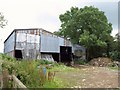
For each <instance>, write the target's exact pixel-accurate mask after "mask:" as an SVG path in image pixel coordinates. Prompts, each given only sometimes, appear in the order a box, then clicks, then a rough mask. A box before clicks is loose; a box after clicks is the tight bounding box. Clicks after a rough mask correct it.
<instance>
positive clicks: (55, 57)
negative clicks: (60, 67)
mask: <svg viewBox="0 0 120 90" xmlns="http://www.w3.org/2000/svg"><path fill="white" fill-rule="evenodd" d="M52 57H53V59H54V61H56V62H59V53H52Z"/></svg>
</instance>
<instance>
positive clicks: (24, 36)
mask: <svg viewBox="0 0 120 90" xmlns="http://www.w3.org/2000/svg"><path fill="white" fill-rule="evenodd" d="M39 41H40V36H39V34H38V31H37V30H27V31H26V30H25V31H24V30H23V31H17V33H16V50H21V51H22V55H23V58H25V59H36V58H37V55H38V54H39V45H40V43H39Z"/></svg>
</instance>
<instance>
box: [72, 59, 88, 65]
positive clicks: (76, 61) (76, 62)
mask: <svg viewBox="0 0 120 90" xmlns="http://www.w3.org/2000/svg"><path fill="white" fill-rule="evenodd" d="M74 63H75V64H81V65H84V64H86V61H85V60H75V61H74Z"/></svg>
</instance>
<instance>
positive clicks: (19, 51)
mask: <svg viewBox="0 0 120 90" xmlns="http://www.w3.org/2000/svg"><path fill="white" fill-rule="evenodd" d="M15 58H16V59H23V57H22V51H21V50H15Z"/></svg>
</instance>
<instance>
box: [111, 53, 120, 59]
mask: <svg viewBox="0 0 120 90" xmlns="http://www.w3.org/2000/svg"><path fill="white" fill-rule="evenodd" d="M110 57H111V58H112V59H113V60H116V61H118V60H120V52H118V51H112V52H110Z"/></svg>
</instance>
